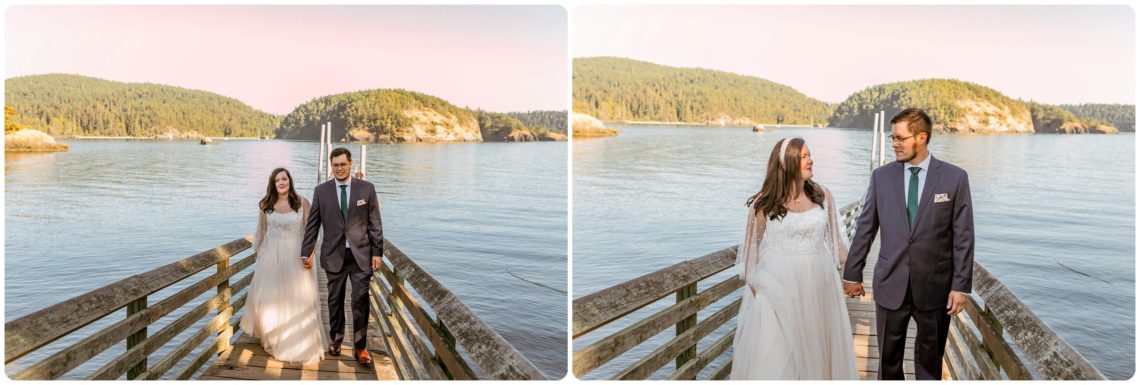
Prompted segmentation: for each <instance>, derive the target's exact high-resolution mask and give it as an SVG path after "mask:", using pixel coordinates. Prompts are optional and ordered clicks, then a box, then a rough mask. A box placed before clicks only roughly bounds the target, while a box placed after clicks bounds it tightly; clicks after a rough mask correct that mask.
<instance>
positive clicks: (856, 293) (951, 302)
mask: <svg viewBox="0 0 1140 385" xmlns="http://www.w3.org/2000/svg"><path fill="white" fill-rule="evenodd" d="M843 292H844V293H846V294H847V296H848V297H850V298H855V297H861V296H863V295H864V294H867V292H866V291H864V290H863V283H862V282H843ZM966 295H967V294H966V293H962V292H957V291H950V297H949V298H947V299H946V309H947V310H946V314H949V315H950V316H951V317H953V316H956V315H958V313H960V312H962V308H964V307H965V306H966Z"/></svg>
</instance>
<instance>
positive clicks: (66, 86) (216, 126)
mask: <svg viewBox="0 0 1140 385" xmlns="http://www.w3.org/2000/svg"><path fill="white" fill-rule="evenodd" d="M4 103H5V105H7V106H10V107H11V108H12V109H13V110H14V114H13V115H12V120H13V121H14V123H16V124H20V125H22V126H24V127H26V128H32V129H37V130H40V131H43V132H46V133H48V134H51V135H89V136H136V137H152V136H158V135H163V136H165V135H168V134H169V135H174V136H180V137H197V136H210V137H258V136H271V135H272V134H273V131H274V130H275V129H276V128H277V125H278V119H279V118H278V117H277V116H274V115H272V114H269V113H267V112H263V111H260V110H257V109H254V108H253V107H250V106H248V105H246V104H245V103H242V102H241V101H238V100H237V99H234V98H230V97H226V96H222V95H218V94H215V93H212V92H206V91H198V90H191V89H186V88H181V87H174V86H167V85H160V84H152V83H124V82H117V81H111V80H103V79H98V78H92V77H87V76H80V75H65V74H49V75H32V76H21V77H15V78H11V79H7V80H5V81H4Z"/></svg>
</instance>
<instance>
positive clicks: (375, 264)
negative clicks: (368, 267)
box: [372, 255, 380, 270]
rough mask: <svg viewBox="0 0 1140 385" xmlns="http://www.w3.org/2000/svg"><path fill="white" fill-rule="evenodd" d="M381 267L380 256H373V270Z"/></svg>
mask: <svg viewBox="0 0 1140 385" xmlns="http://www.w3.org/2000/svg"><path fill="white" fill-rule="evenodd" d="M379 268H380V257H379V256H376V255H373V256H372V270H376V269H379Z"/></svg>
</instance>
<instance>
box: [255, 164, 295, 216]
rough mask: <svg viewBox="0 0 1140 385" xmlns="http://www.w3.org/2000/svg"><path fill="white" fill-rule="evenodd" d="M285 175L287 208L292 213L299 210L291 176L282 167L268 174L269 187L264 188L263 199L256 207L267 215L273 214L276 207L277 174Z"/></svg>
mask: <svg viewBox="0 0 1140 385" xmlns="http://www.w3.org/2000/svg"><path fill="white" fill-rule="evenodd" d="M280 173H285V176H287V177H289V207H290V208H292V209H293V211H300V210H301V197H299V196H297V190H294V189H293V174H290V173H289V170H286V169H285V168H284V167H279V168H277V169H276V170H273V172H271V173H269V186H266V187H265V197H263V198H261V202H260V203H259V204H258V206H260V207H261V211H262V212H264V213H266V214H269V213H272V212H273V206H275V205H277V174H280Z"/></svg>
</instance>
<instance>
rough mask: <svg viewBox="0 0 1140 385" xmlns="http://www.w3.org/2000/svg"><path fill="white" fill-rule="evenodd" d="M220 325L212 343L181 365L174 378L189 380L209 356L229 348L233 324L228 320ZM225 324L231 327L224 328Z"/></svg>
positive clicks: (227, 310) (226, 310)
mask: <svg viewBox="0 0 1140 385" xmlns="http://www.w3.org/2000/svg"><path fill="white" fill-rule="evenodd" d="M229 311H230V309H225V310H224V311H223V313H222V314H226V313H224V312H229ZM235 323H236V321H235ZM222 325H223V326H222V331H221V333H220V334H218V336H217V338H215V339H214V343H213V344H212V345H210V346H208V347H206V349H205V350H202V352H201V353H198V356H197V357H195V358H194V359H193V360H191V361H190V364H188V365H186V366H185V367H183V368H182V370H181V371H179V372H178V374H177V375H176V376H174V378H175V379H177V380H189V379H190V376H193V375H194V372H197V371H198V369H201V368H202V365H205V364H206V362H208V361H209V360H210V358H211V357H214V356H217V355H219V354H222V352H225V351H226V349H229V348H230V338H233V328H232V326H234V325H231V324H230V323H229V322H224V323H223V324H222ZM226 325H228V326H231V328H226V327H225V326H226Z"/></svg>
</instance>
